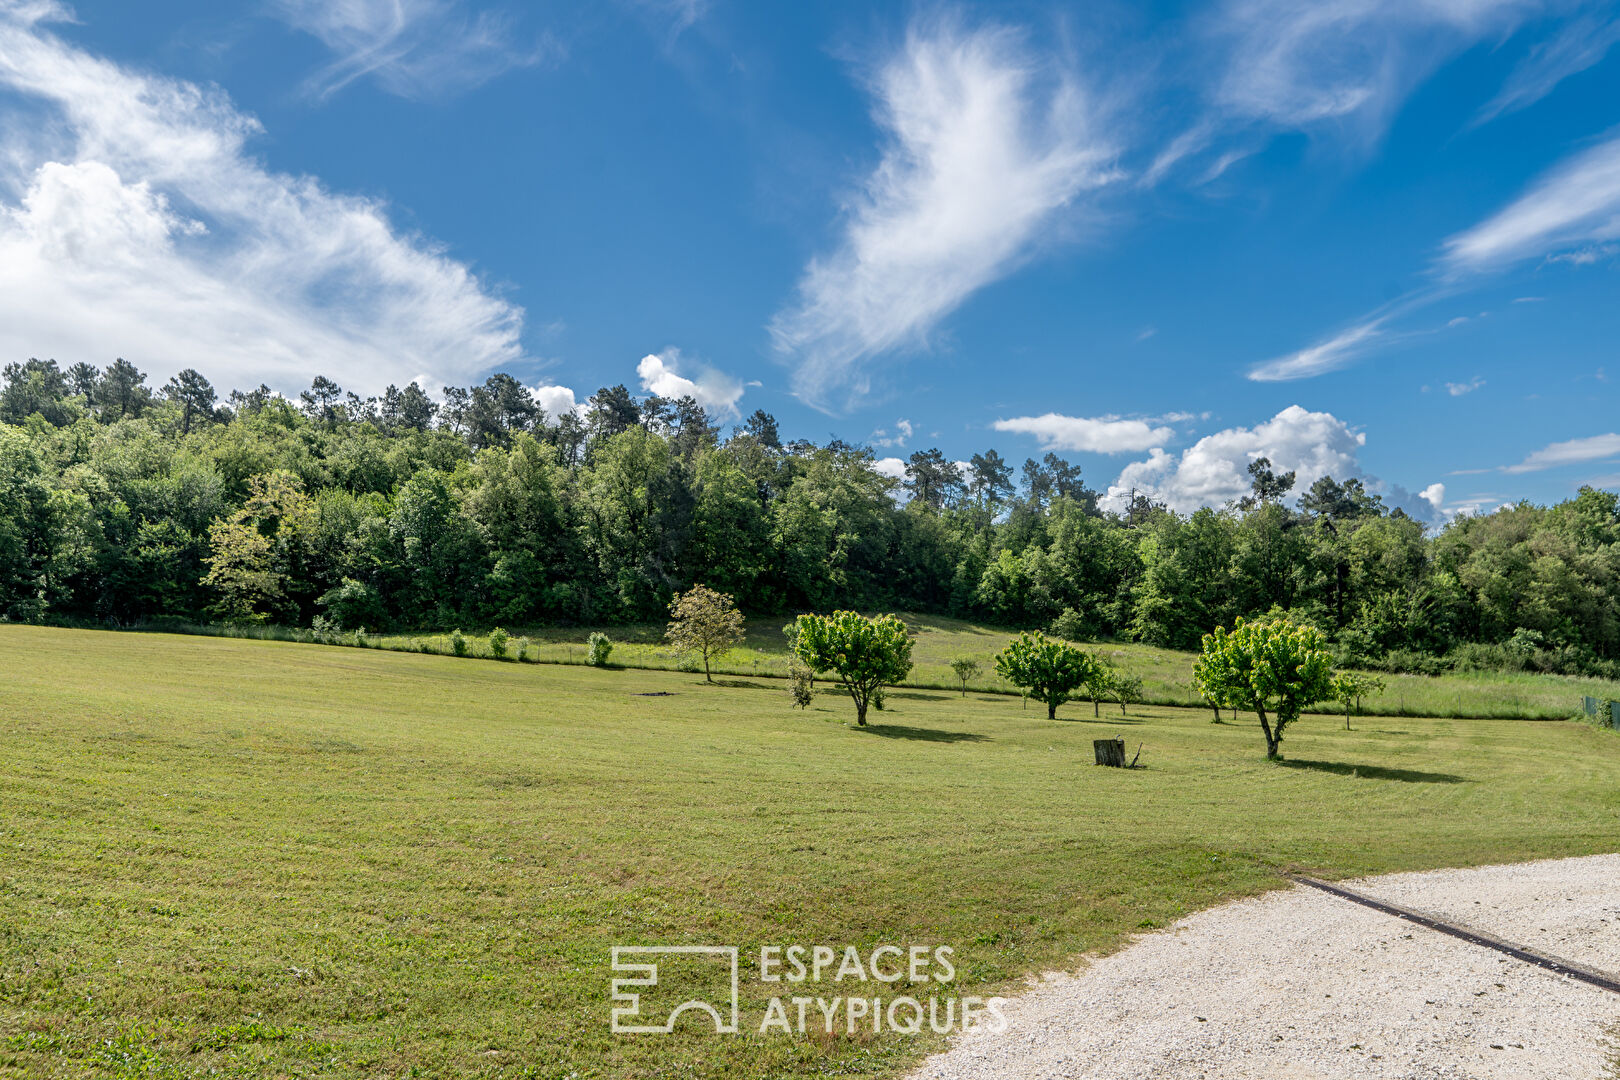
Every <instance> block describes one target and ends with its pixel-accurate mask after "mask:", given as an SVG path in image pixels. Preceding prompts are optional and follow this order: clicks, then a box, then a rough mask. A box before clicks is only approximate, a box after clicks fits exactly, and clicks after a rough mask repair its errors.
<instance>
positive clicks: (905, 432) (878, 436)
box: [872, 419, 912, 446]
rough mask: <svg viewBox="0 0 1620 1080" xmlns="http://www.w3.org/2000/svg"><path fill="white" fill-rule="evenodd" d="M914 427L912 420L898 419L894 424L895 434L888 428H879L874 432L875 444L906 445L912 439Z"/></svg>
mask: <svg viewBox="0 0 1620 1080" xmlns="http://www.w3.org/2000/svg"><path fill="white" fill-rule="evenodd" d="M911 435H912V428H911V421H910V420H903V419H902V420H897V421H895V425H894V434H893V435H890V434H889V432H888V429H887V428H878V429H877V430H876V431H874V432H872V445H873V446H904V445H906V443H908V442H910V441H911Z"/></svg>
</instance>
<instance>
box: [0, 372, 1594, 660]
mask: <svg viewBox="0 0 1620 1080" xmlns="http://www.w3.org/2000/svg"><path fill="white" fill-rule="evenodd" d="M1251 474H1252V476H1253V478H1254V490H1253V494H1252V495H1251V496H1250V497H1248V498H1246V499H1244V500H1242V501H1241V502H1240V503H1238V504H1235V505H1233V506H1230V507H1226V508H1224V509H1220V510H1212V509H1206V510H1200V511H1198V512H1196V513H1194V514H1192V515H1191V516H1187V517H1184V516H1181V515H1179V514H1176V513H1172V512H1170V511H1168V510H1166V509H1165V508H1164V507H1162V506H1160V505H1157V504H1155V503H1154V502H1153V501H1152V500H1151V499H1150V498H1148V497H1146V496H1142V495H1138V496H1135V497H1134V498H1133V499H1132V500H1131V502H1130V504H1129V506H1127V507H1126V508H1125V509H1124V510H1123V511H1121V512H1110V511H1105V510H1104V509H1102V508H1100V507H1099V501H1098V496H1097V493H1096V492H1095V491H1094V490H1092V489H1090V488H1088V487H1087V486H1086V485H1085V484H1084V483H1083V482H1082V480H1081V478H1080V472H1079V470H1078V469H1077V468H1075V467H1074V466H1072V465H1071V464H1069V463H1068V462H1065V461H1064V460H1062V459H1060V458H1058V457H1056V456H1054V455H1051V454H1048V455H1046V457H1045V458H1044V460H1042V461H1033V460H1031V461H1026V462H1025V463H1024V465H1023V467H1022V470H1021V472H1019V473H1018V474H1017V475H1016V477H1015V473H1014V470H1013V468H1012V467H1011V466H1010V464H1009V463H1007V462H1006V461H1004V460H1003V459H1002V458H1001V457H1000V456H999V455H997V454H996V452H995V451H987V452H986V453H984V454H978V455H974V457H973V459H972V462H971V465H970V467H969V468H968V469H967V470H966V471H965V473H959V472H958V471H957V469H956V468H955V467H954V466H953V465H952V464H951V463H950V462H948V461H947V460H946V459H945V457H944V456H943V455H942V454H940V453H939V452H938V451H937V450H930V451H922V452H918V453H915V454H913V455H912V456H911V458H910V461H909V462H908V464H907V469H906V477H905V479H904V480H903V481H896V480H892V479H890V478H888V477H885V476H883V475H881V474H880V473H879V472H877V471H876V469H875V467H874V458H873V454H872V452H871V451H870V450H869V449H867V448H865V447H860V446H851V445H847V444H844V443H842V442H838V441H834V442H832V443H830V444H828V445H824V446H817V445H812V444H810V443H804V442H795V443H788V444H786V445H784V444H783V443H782V442H781V441H780V440H779V438H778V433H777V430H776V424H775V422H774V420H772V418H771V417H770V416H768V415H767V414H765V413H763V412H756V413H755V414H754V415H753V416H752V417H750V418H749V419H748V420H747V421H746V422H745V423H744V424H742V425H741V426H740V427H738V428H736V429H734V430H733V431H731V432H730V433H729V434H725V433H723V432H722V431H721V430H720V428H719V427H718V426H717V425H715V424H714V423H712V422H711V419H710V418H709V417H708V416H707V415H705V413H704V410H703V409H702V408H701V407H700V406H699V405H698V403H697V402H695V401H693V400H691V399H690V398H685V399H681V400H679V401H667V400H664V399H660V398H657V397H652V398H647V399H644V400H637V399H636V398H635V397H633V396H632V395H631V394H630V393H629V392H628V391H627V390H626V389H625V388H624V387H622V386H616V387H609V388H604V389H603V390H601V391H599V392H598V393H597V394H596V395H595V396H594V397H593V398H592V399H591V401H590V404H589V406H588V408H587V409H586V410H585V411H584V414H583V415H578V416H576V415H575V414H573V413H568V414H565V415H563V416H561V417H556V418H552V417H547V416H545V415H544V414H543V413H542V411H541V410H540V408H539V407H538V406H537V405H536V403H535V401H534V398H533V396H532V395H531V394H530V393H529V391H528V390H526V389H525V388H524V387H523V386H522V385H521V384H520V383H518V382H517V381H516V380H515V379H513V378H511V377H510V376H507V375H496V376H494V377H493V378H491V379H489V380H488V381H487V382H485V383H484V384H483V385H481V386H476V387H472V388H468V389H462V388H454V387H452V388H447V389H446V391H445V395H444V401H443V402H442V403H439V402H435V401H434V400H432V399H431V398H430V397H429V396H428V395H427V394H425V393H423V392H422V390H421V389H420V388H418V387H416V386H414V385H411V386H406V387H405V388H403V389H399V388H395V387H390V388H389V389H388V390H387V392H386V393H385V394H384V395H383V396H382V397H381V398H372V399H360V398H358V397H357V396H355V395H353V394H349V395H345V394H344V393H343V392H342V390H341V389H340V388H339V387H338V386H337V385H335V384H334V383H332V382H330V381H329V380H326V379H317V380H316V381H315V384H314V385H313V386H312V387H311V388H310V389H309V390H308V391H305V392H304V393H303V394H302V395H300V398H299V400H297V401H293V400H288V399H284V398H282V397H279V396H278V395H276V394H274V393H273V392H271V391H270V390H268V389H267V388H264V387H260V388H259V389H258V390H255V391H250V392H246V393H243V392H233V393H232V394H231V395H230V396H229V398H228V400H226V401H225V402H223V403H222V402H220V401H219V400H218V399H217V397H216V394H215V391H214V389H213V387H212V386H210V385H209V383H208V382H207V380H206V379H204V378H203V377H202V376H201V375H199V374H198V373H196V372H194V371H187V372H182V373H181V374H180V375H178V376H176V377H175V378H174V379H173V380H171V381H170V382H169V383H168V385H167V386H165V387H163V388H161V389H159V390H153V389H152V388H150V387H148V386H147V384H146V380H145V378H144V376H143V375H142V374H141V372H139V371H138V370H136V369H135V368H134V366H132V365H130V364H128V363H126V362H124V361H122V360H120V361H118V362H116V363H115V364H113V365H112V366H110V367H108V368H107V369H105V370H98V369H96V368H94V367H92V366H90V365H86V364H78V365H75V366H73V367H72V368H69V369H67V370H62V369H61V368H59V367H58V365H57V364H55V363H54V362H50V361H47V362H41V361H37V360H31V361H28V362H27V363H25V364H10V365H8V366H7V367H6V368H5V370H4V386H3V389H0V612H3V614H4V617H6V618H8V619H11V620H41V619H49V618H57V619H94V620H103V621H108V622H113V623H118V624H129V623H136V622H145V621H153V620H159V619H164V618H172V619H186V620H205V619H224V620H247V621H270V622H279V623H287V624H297V625H309V624H310V623H311V622H312V621H313V620H317V619H318V620H321V621H322V625H328V624H330V625H336V626H340V627H354V626H365V627H369V628H373V629H379V628H387V627H412V628H415V627H421V628H427V627H448V626H451V625H488V624H492V623H504V624H507V625H523V624H535V623H542V622H576V623H585V622H588V623H601V622H617V621H629V620H641V619H654V618H658V617H660V616H661V615H662V614H663V613H664V611H665V608H666V606H667V604H668V601H669V598H670V596H671V595H672V593H673V592H675V591H676V590H679V589H684V588H686V587H687V586H688V585H690V584H692V583H694V582H703V583H706V584H708V585H710V586H712V587H714V588H716V589H720V590H722V591H725V592H729V593H732V594H733V595H735V596H736V598H737V600H738V602H739V604H741V606H742V607H744V608H745V609H747V610H750V611H754V612H759V613H770V612H787V611H799V610H829V609H832V608H834V607H853V608H860V609H876V608H884V609H902V610H904V609H911V610H920V611H928V612H937V613H954V614H960V615H968V616H973V617H976V618H982V619H986V620H990V621H993V622H996V623H1000V624H1003V625H1007V626H1014V627H1033V626H1040V627H1052V628H1054V629H1055V630H1056V632H1058V633H1060V634H1063V635H1064V636H1068V637H1088V638H1089V637H1106V636H1115V637H1130V638H1136V639H1140V640H1144V641H1148V642H1151V643H1154V644H1158V645H1165V646H1171V647H1175V648H1194V647H1196V645H1197V642H1198V638H1199V635H1200V634H1201V633H1203V632H1204V631H1205V630H1208V629H1209V628H1211V627H1213V626H1215V625H1217V624H1223V623H1230V621H1231V620H1232V619H1233V618H1234V617H1235V616H1237V615H1245V614H1255V613H1261V612H1266V611H1271V610H1277V609H1280V610H1284V611H1287V612H1289V613H1291V614H1292V615H1293V616H1295V617H1296V618H1298V619H1303V620H1308V621H1310V622H1313V623H1315V624H1316V625H1317V626H1319V627H1321V628H1322V629H1323V630H1325V631H1326V632H1327V633H1328V634H1329V635H1330V637H1331V638H1332V640H1333V641H1334V642H1335V644H1336V647H1337V648H1338V649H1339V651H1340V653H1341V658H1342V659H1344V660H1347V661H1351V662H1357V663H1383V664H1387V665H1392V666H1397V667H1407V668H1415V669H1418V670H1424V669H1428V668H1433V667H1435V666H1437V665H1441V664H1449V665H1464V666H1531V667H1539V668H1543V669H1548V670H1559V671H1570V672H1574V671H1587V672H1594V673H1605V674H1611V675H1612V674H1615V673H1617V672H1620V542H1617V541H1620V505H1617V503H1620V500H1617V497H1616V495H1615V494H1613V493H1609V492H1603V491H1597V490H1592V489H1582V491H1581V492H1580V494H1579V495H1578V496H1577V497H1576V498H1574V499H1571V500H1569V501H1568V502H1565V503H1561V504H1559V505H1557V506H1553V507H1538V506H1532V505H1528V504H1524V505H1518V506H1513V507H1509V508H1505V509H1502V510H1499V511H1497V512H1496V513H1494V514H1490V515H1488V516H1483V517H1475V518H1465V519H1462V520H1459V521H1456V522H1453V523H1452V524H1450V525H1449V526H1447V527H1446V528H1445V529H1444V530H1443V531H1441V532H1439V533H1438V534H1437V535H1433V536H1430V535H1426V534H1425V531H1424V528H1423V527H1422V526H1421V525H1420V524H1419V523H1418V522H1416V521H1413V520H1411V519H1410V518H1408V517H1406V516H1405V515H1404V514H1402V513H1401V512H1400V511H1398V510H1397V511H1394V512H1387V511H1386V509H1385V508H1384V506H1383V505H1382V503H1381V501H1380V499H1379V498H1378V497H1377V496H1376V495H1374V494H1372V493H1370V492H1368V491H1366V490H1365V489H1364V488H1363V487H1362V485H1361V484H1360V483H1359V481H1355V480H1350V481H1347V482H1345V483H1342V484H1341V483H1337V482H1335V481H1334V480H1332V479H1331V478H1323V479H1320V480H1318V481H1316V482H1315V483H1314V484H1313V485H1312V486H1311V487H1310V488H1309V489H1308V490H1305V491H1303V492H1297V491H1295V490H1294V477H1293V476H1292V475H1291V474H1285V475H1281V476H1279V475H1277V474H1275V473H1274V472H1273V471H1272V470H1271V467H1270V463H1269V462H1266V461H1265V460H1264V459H1261V460H1260V461H1258V462H1255V463H1254V465H1253V467H1252V468H1251ZM1296 496H1297V498H1296ZM1294 504H1297V505H1294Z"/></svg>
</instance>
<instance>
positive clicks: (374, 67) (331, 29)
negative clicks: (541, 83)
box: [270, 0, 556, 99]
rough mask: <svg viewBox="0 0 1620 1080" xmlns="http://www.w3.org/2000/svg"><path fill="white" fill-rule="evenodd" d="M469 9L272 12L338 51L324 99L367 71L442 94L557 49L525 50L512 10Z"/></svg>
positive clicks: (323, 86)
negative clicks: (519, 43)
mask: <svg viewBox="0 0 1620 1080" xmlns="http://www.w3.org/2000/svg"><path fill="white" fill-rule="evenodd" d="M464 8H465V5H464V4H463V3H461V0H272V3H271V7H270V10H271V11H272V12H273V13H274V14H275V15H276V16H277V17H278V18H280V19H281V20H282V21H283V22H285V23H287V24H288V25H289V26H293V27H295V28H297V29H299V30H302V31H304V32H305V33H307V34H310V35H312V36H314V37H316V38H318V39H320V41H321V43H322V44H324V45H325V46H326V47H327V48H328V49H330V50H332V52H333V53H335V54H336V59H334V60H333V61H332V62H331V63H330V64H329V65H327V66H326V67H325V68H324V69H322V70H321V71H320V72H318V73H316V74H315V75H314V76H312V77H311V78H310V80H309V90H310V92H311V93H313V94H314V95H315V96H317V97H321V98H325V97H330V96H331V95H332V94H335V93H337V92H338V91H339V90H342V89H343V88H344V87H346V86H348V85H349V84H350V83H352V82H354V81H355V80H357V79H361V78H365V77H367V76H370V77H371V78H373V79H375V80H376V82H377V84H378V85H379V86H381V87H382V88H383V89H384V90H386V91H388V92H389V93H391V94H397V95H399V96H400V97H405V98H413V99H424V98H436V97H442V96H445V95H449V94H454V93H458V92H460V91H464V90H471V89H473V88H475V87H478V86H481V85H483V84H484V83H486V82H489V81H490V80H491V79H494V78H496V77H497V76H499V75H501V74H503V73H505V72H507V71H509V70H511V69H512V68H514V67H522V66H526V65H529V64H535V63H538V62H539V61H540V60H542V59H544V58H545V57H546V56H547V55H548V54H551V53H554V52H555V51H556V46H555V45H554V44H553V43H551V42H550V41H549V40H543V41H542V42H541V43H540V44H538V45H535V46H532V47H529V48H520V47H519V46H518V45H517V44H516V43H515V41H514V36H515V31H514V26H513V22H514V20H513V18H512V17H511V16H510V15H508V14H504V13H501V12H497V11H480V12H478V13H476V14H470V13H468V12H466V11H465V10H464Z"/></svg>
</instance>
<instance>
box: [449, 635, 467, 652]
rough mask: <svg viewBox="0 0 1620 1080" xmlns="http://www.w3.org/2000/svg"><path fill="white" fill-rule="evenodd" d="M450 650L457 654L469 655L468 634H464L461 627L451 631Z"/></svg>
mask: <svg viewBox="0 0 1620 1080" xmlns="http://www.w3.org/2000/svg"><path fill="white" fill-rule="evenodd" d="M450 651H451V652H453V653H455V654H456V655H457V656H466V655H467V635H466V634H463V633H462V632H461V630H460V629H459V628H458V629H455V630H452V631H450Z"/></svg>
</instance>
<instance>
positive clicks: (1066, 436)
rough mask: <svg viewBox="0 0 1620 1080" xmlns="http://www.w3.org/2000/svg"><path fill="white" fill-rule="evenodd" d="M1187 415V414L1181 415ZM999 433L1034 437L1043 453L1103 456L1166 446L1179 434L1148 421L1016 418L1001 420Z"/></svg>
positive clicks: (1057, 416) (1049, 416)
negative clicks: (1074, 453)
mask: <svg viewBox="0 0 1620 1080" xmlns="http://www.w3.org/2000/svg"><path fill="white" fill-rule="evenodd" d="M1177 415H1184V414H1177ZM993 426H994V427H995V429H996V430H997V431H1008V432H1014V433H1016V434H1019V435H1033V436H1035V438H1036V439H1037V440H1039V442H1040V445H1041V449H1043V450H1081V451H1090V452H1093V453H1099V454H1121V453H1127V452H1130V451H1140V450H1146V449H1148V448H1149V447H1153V446H1163V445H1164V444H1165V443H1167V442H1169V441H1170V440H1171V439H1174V438H1175V436H1176V433H1175V432H1174V431H1172V430H1171V429H1170V428H1167V427H1154V426H1153V425H1152V424H1150V423H1149V422H1148V421H1146V420H1122V419H1120V418H1119V417H1117V416H1064V415H1062V414H1061V413H1045V414H1043V415H1041V416H1015V417H1012V418H1011V419H1007V420H997V421H996V422H995V424H994V425H993Z"/></svg>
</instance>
